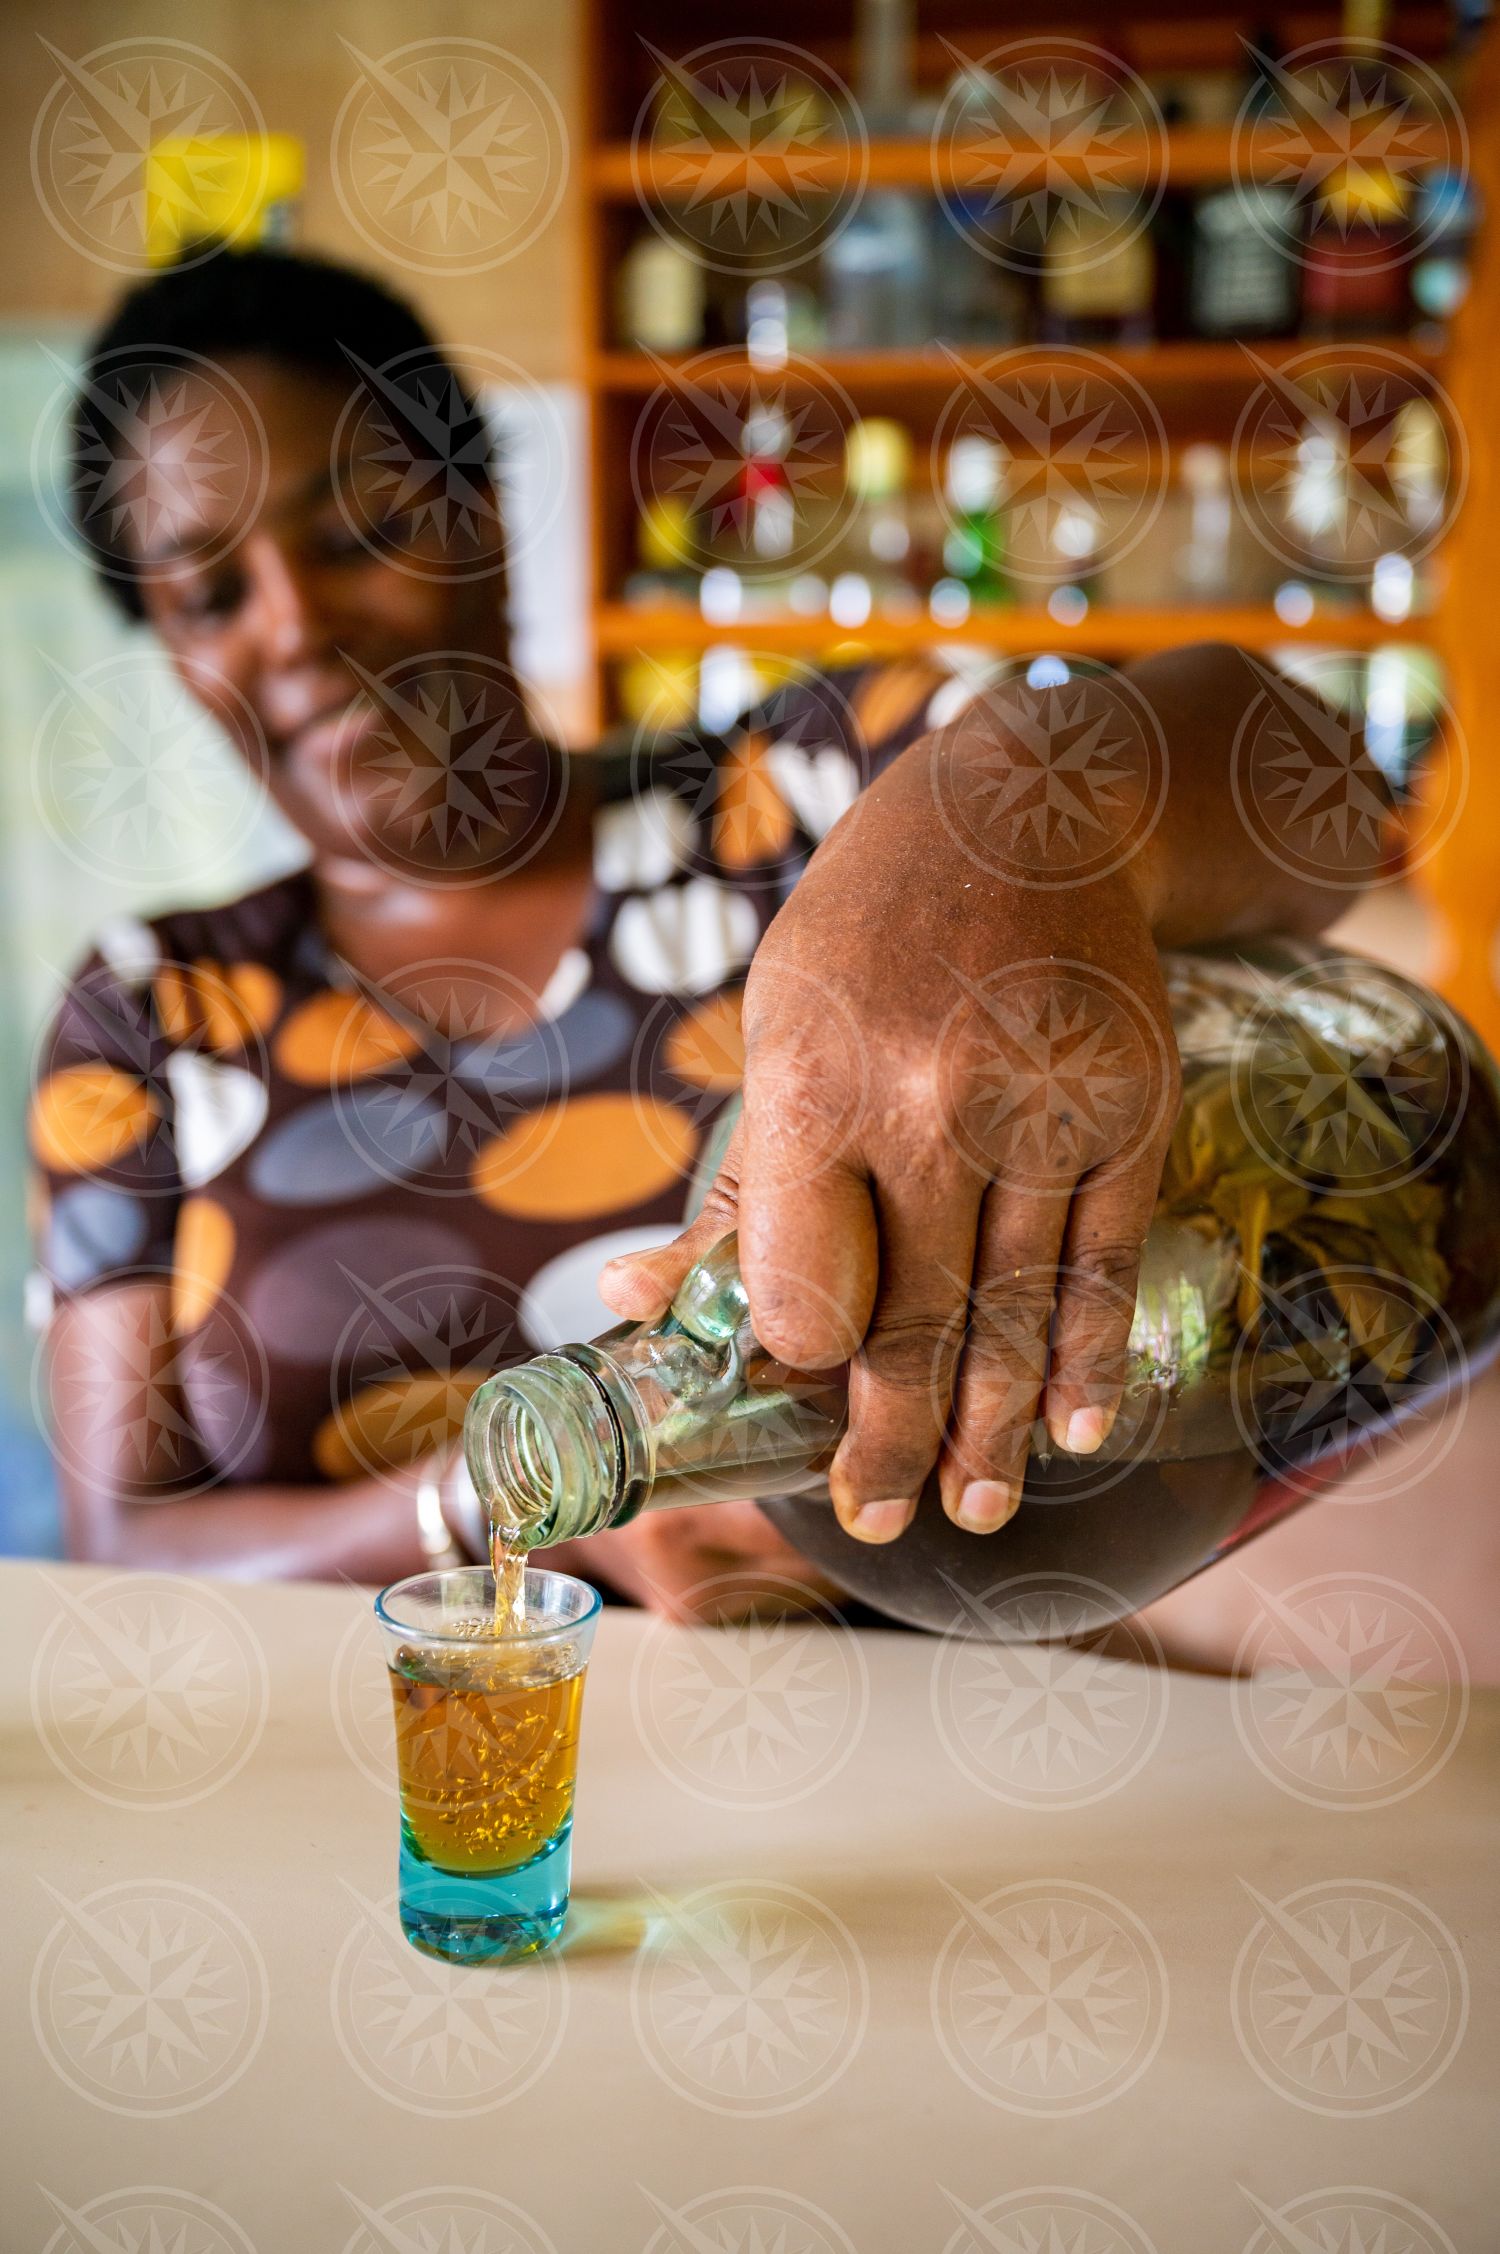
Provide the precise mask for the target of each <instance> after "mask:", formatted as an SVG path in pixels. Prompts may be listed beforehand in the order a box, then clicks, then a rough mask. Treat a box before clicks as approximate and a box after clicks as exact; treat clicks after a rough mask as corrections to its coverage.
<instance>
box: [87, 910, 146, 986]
mask: <svg viewBox="0 0 1500 2254" xmlns="http://www.w3.org/2000/svg"><path fill="white" fill-rule="evenodd" d="M94 945H95V946H96V947H97V948H98V950H99V953H100V954H101V955H102V956H103V958H104V960H105V962H106V963H107V964H108V966H109V968H110V969H111V970H112V971H113V972H114V974H115V976H116V978H117V979H118V980H119V981H120V984H121V985H122V986H144V985H145V983H146V981H147V980H148V979H149V978H150V977H151V976H152V974H153V972H154V971H155V970H156V969H157V966H158V965H159V964H160V962H161V941H160V940H159V939H158V938H157V936H156V934H155V932H154V931H153V930H152V929H151V926H150V925H149V924H143V923H142V922H141V919H140V917H139V916H110V917H108V918H107V919H106V921H105V922H104V923H102V924H100V926H99V928H98V930H97V931H96V932H95V933H94Z"/></svg>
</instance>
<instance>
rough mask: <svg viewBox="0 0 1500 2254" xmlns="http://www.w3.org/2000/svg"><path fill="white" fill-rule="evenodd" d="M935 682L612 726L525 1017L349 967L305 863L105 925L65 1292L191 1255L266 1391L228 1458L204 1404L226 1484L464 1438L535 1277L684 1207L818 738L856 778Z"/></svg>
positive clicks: (202, 1316) (802, 687)
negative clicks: (627, 737) (591, 815)
mask: <svg viewBox="0 0 1500 2254" xmlns="http://www.w3.org/2000/svg"><path fill="white" fill-rule="evenodd" d="M942 681H943V676H941V675H940V674H938V673H937V672H936V671H935V670H934V669H932V668H929V667H927V666H925V665H917V664H903V665H898V666H890V667H879V668H865V669H859V670H854V671H851V672H849V673H846V674H843V675H840V676H838V677H836V678H835V679H834V680H833V681H831V682H830V681H828V680H819V679H818V678H817V677H816V676H810V677H808V678H807V679H805V680H803V681H798V680H792V681H789V682H787V683H785V684H783V685H782V686H781V687H779V688H778V689H777V690H776V691H775V692H774V694H773V695H772V696H771V697H770V698H769V699H768V700H767V702H766V704H765V705H764V706H763V707H762V708H761V709H760V710H759V711H758V712H756V713H754V714H752V715H751V716H750V717H749V718H748V719H747V721H746V723H745V725H744V726H743V727H742V728H740V729H738V730H736V731H732V732H731V734H730V736H729V737H728V738H727V739H722V740H714V739H709V738H705V737H690V738H685V739H682V740H681V741H678V742H675V743H674V744H673V745H672V746H669V747H666V753H665V756H663V757H662V758H661V759H659V760H657V761H654V762H653V763H652V765H651V768H650V770H649V772H646V773H644V774H643V771H642V767H641V763H640V762H639V761H636V762H634V763H631V762H629V761H627V760H624V759H616V758H614V757H612V756H611V755H608V754H606V753H602V752H601V753H599V754H597V755H595V758H596V759H597V762H598V766H597V769H596V772H597V773H598V776H599V783H600V799H601V826H600V837H601V855H600V860H599V870H598V878H597V883H596V891H595V894H594V898H593V903H592V912H591V916H590V921H589V926H588V929H587V931H586V932H585V933H584V934H583V935H582V937H581V939H580V942H579V946H578V948H577V949H575V950H574V951H573V953H572V954H571V955H570V957H569V958H567V959H566V960H565V962H564V963H563V964H562V965H561V966H559V971H558V973H557V976H556V978H555V979H554V980H553V982H552V988H553V989H555V990H556V992H555V995H552V998H551V999H549V997H548V996H543V997H541V999H540V1005H539V1007H538V1011H537V1016H536V1019H535V1021H534V1022H533V1023H531V1024H530V1025H523V1026H522V1027H521V1029H520V1030H519V1031H516V1032H507V1033H505V1034H504V1035H503V1037H502V1036H500V1035H496V1034H494V1033H492V1032H487V1031H486V1029H485V1027H484V1026H483V1025H482V1024H475V1023H465V1022H462V1019H463V1011H462V1009H460V1010H459V1011H458V1013H457V1018H455V1012H454V1008H453V1007H452V1006H451V996H452V995H453V994H454V993H456V992H457V986H456V984H455V983H454V981H453V980H452V979H451V978H450V980H449V985H448V989H447V991H448V992H449V995H450V1003H448V1004H445V1003H443V1002H442V1001H441V999H438V1000H435V1001H433V1002H432V1014H431V1016H430V1017H424V1014H423V1012H424V1006H425V1005H424V1001H423V994H424V991H425V989H424V986H423V982H422V980H421V979H420V978H414V975H413V973H412V971H411V969H410V967H409V966H408V968H407V969H406V970H405V971H403V973H402V975H401V980H400V991H399V993H396V992H394V991H392V990H390V989H378V988H375V987H372V986H371V985H370V983H369V982H368V981H365V980H362V979H359V978H357V977H356V976H355V975H354V974H353V973H352V972H351V971H350V969H349V967H348V966H347V965H345V964H343V963H342V962H340V961H339V960H338V959H337V957H336V956H335V955H334V954H333V952H332V950H331V949H330V947H329V946H328V944H327V942H326V941H325V939H324V937H323V935H322V932H321V930H320V928H319V925H318V921H317V914H316V901H315V894H314V889H313V886H312V883H311V880H310V878H308V877H306V876H294V877H290V878H287V879H284V880H282V881H281V882H278V883H276V884H272V885H269V886H267V887H265V888H264V889H263V890H261V891H258V892H255V893H251V894H250V895H248V896H247V897H246V898H244V899H241V900H237V901H234V902H231V903H229V904H228V905H226V906H224V907H220V908H213V909H206V910H193V911H187V912H182V913H178V914H169V915H165V916H162V917H159V918H157V919H155V920H154V921H153V922H151V923H150V924H148V925H143V926H139V927H136V929H135V931H134V934H133V943H132V946H131V948H130V949H129V950H127V952H128V954H129V957H130V959H129V960H128V961H127V960H125V959H123V958H122V954H121V949H120V947H119V944H118V934H117V935H116V940H115V943H114V944H113V945H111V946H109V947H107V948H106V947H103V946H101V948H100V949H99V950H96V952H95V953H93V954H92V955H91V956H90V957H89V958H88V960H87V961H86V962H85V963H84V964H83V965H82V966H81V968H80V969H79V971H78V972H77V973H76V974H75V976H74V978H73V980H72V982H71V983H70V986H69V988H68V991H67V993H66V995H65V997H64V999H63V1002H62V1004H61V1006H60V1008H59V1010H58V1012H57V1014H56V1017H55V1019H54V1022H53V1024H52V1027H51V1029H50V1031H49V1034H48V1037H47V1040H46V1042H45V1044H44V1046H43V1049H42V1052H41V1057H40V1062H39V1067H38V1071H37V1075H36V1084H35V1095H34V1098H33V1101H32V1104H31V1107H30V1147H31V1154H32V1159H33V1164H34V1169H35V1176H36V1180H35V1196H34V1200H33V1212H34V1223H35V1227H36V1231H37V1237H38V1255H39V1264H40V1266H41V1268H42V1270H43V1272H44V1274H45V1275H46V1277H47V1278H48V1280H49V1281H50V1283H51V1285H52V1288H53V1293H54V1296H55V1297H57V1298H67V1297H69V1296H72V1295H75V1294H77V1293H80V1292H87V1291H95V1290H99V1289H101V1288H105V1287H107V1286H108V1285H110V1284H112V1283H115V1282H118V1281H120V1280H121V1279H124V1278H127V1277H132V1276H141V1275H146V1274H150V1275H155V1276H157V1277H160V1278H163V1279H169V1297H170V1311H171V1320H172V1323H173V1326H174V1328H175V1330H176V1332H177V1334H178V1336H179V1337H181V1338H182V1339H183V1341H184V1343H185V1347H187V1348H188V1350H189V1351H190V1352H191V1355H192V1356H193V1357H194V1360H195V1364H196V1366H197V1367H198V1368H199V1369H201V1370H212V1369H215V1368H221V1367H222V1368H225V1369H228V1368H229V1367H231V1365H232V1366H234V1367H239V1366H241V1365H242V1364H244V1363H245V1360H246V1354H245V1348H246V1335H245V1334H246V1332H247V1331H248V1332H249V1333H250V1334H252V1336H251V1339H250V1342H249V1343H250V1345H251V1347H252V1349H253V1351H254V1353H256V1354H258V1355H260V1356H263V1358H264V1366H265V1368H266V1370H267V1372H268V1379H267V1383H268V1387H269V1402H268V1409H267V1413H266V1414H265V1416H264V1417H263V1418H258V1419H253V1420H247V1419H241V1420H240V1424H239V1427H237V1428H236V1429H240V1428H244V1429H248V1430H250V1431H251V1434H252V1437H251V1440H250V1442H249V1443H248V1444H246V1445H244V1446H242V1447H240V1449H239V1452H238V1453H237V1454H236V1456H235V1458H234V1460H233V1461H230V1460H217V1461H216V1460H215V1456H214V1445H215V1443H214V1436H213V1433H212V1432H204V1433H203V1434H201V1435H200V1438H201V1439H202V1442H203V1448H204V1453H205V1454H206V1456H207V1457H208V1460H209V1462H210V1466H211V1468H212V1469H213V1470H214V1471H215V1472H216V1474H217V1476H218V1477H219V1479H220V1480H222V1481H224V1482H233V1481H237V1480H238V1481H249V1480H254V1481H266V1480H270V1481H286V1482H319V1481H340V1482H342V1481H350V1480H360V1479H366V1478H370V1477H378V1476H380V1474H381V1473H382V1472H388V1471H395V1470H399V1469H400V1468H402V1467H404V1466H405V1465H408V1464H410V1463H412V1462H415V1461H416V1460H417V1459H418V1458H419V1457H421V1456H423V1455H425V1454H426V1453H428V1452H429V1451H430V1450H431V1449H432V1448H434V1447H436V1446H438V1445H440V1444H441V1443H442V1442H443V1441H445V1440H446V1439H448V1438H451V1437H452V1436H454V1435H455V1434H456V1433H457V1431H458V1429H459V1427H460V1425H461V1423H462V1419H463V1412H464V1406H465V1403H466V1402H467V1400H468V1398H469V1395H470V1394H471V1393H472V1392H473V1390H474V1388H475V1387H476V1386H477V1385H478V1384H480V1383H481V1382H482V1380H483V1379H484V1378H485V1377H486V1376H488V1375H489V1374H490V1372H491V1371H492V1370H494V1369H495V1368H497V1367H499V1366H501V1365H502V1364H504V1363H505V1362H508V1361H514V1360H518V1359H521V1358H524V1357H525V1356H527V1355H528V1354H531V1353H533V1352H535V1351H537V1349H538V1347H539V1346H542V1345H546V1344H550V1343H553V1342H554V1341H553V1340H552V1339H551V1338H548V1337H543V1336H542V1335H541V1334H540V1331H539V1328H538V1322H539V1317H538V1315H537V1307H538V1305H539V1304H540V1303H541V1302H542V1301H544V1300H545V1301H546V1302H547V1304H548V1305H549V1306H550V1305H551V1304H552V1303H553V1300H552V1298H551V1297H549V1291H550V1290H551V1287H547V1288H543V1287H544V1286H546V1280H547V1278H549V1277H552V1276H554V1275H559V1274H563V1273H566V1274H568V1275H569V1276H574V1275H576V1274H580V1273H591V1272H592V1270H591V1268H590V1264H589V1262H588V1260H587V1259H586V1258H585V1257H584V1256H585V1254H586V1253H587V1252H588V1251H589V1249H590V1248H591V1247H592V1244H593V1242H594V1240H595V1239H599V1240H601V1241H604V1240H607V1241H608V1244H609V1246H610V1247H611V1248H613V1247H614V1246H615V1245H616V1244H617V1243H619V1242H621V1241H623V1240H625V1239H626V1238H629V1237H630V1236H631V1234H632V1232H635V1233H636V1234H637V1235H642V1236H643V1235H646V1234H649V1233H651V1232H655V1233H656V1235H657V1236H663V1235H665V1234H667V1233H669V1232H670V1229H671V1227H672V1226H673V1225H674V1224H675V1223H676V1221H677V1220H678V1219H679V1217H680V1215H681V1212H682V1207H683V1200H684V1196H685V1193H686V1185H687V1182H688V1181H689V1179H690V1178H691V1176H692V1173H693V1169H694V1166H695V1164H696V1161H697V1159H698V1156H699V1153H700V1151H701V1150H702V1148H703V1146H704V1142H705V1139H706V1138H707V1136H708V1135H709V1134H711V1132H712V1130H713V1126H714V1122H715V1120H716V1118H717V1116H718V1114H719V1113H720V1111H721V1110H722V1107H723V1105H724V1103H725V1102H726V1101H727V1099H728V1098H729V1096H730V1095H731V1094H732V1092H733V1091H734V1089H735V1088H736V1087H737V1086H738V1083H739V1077H740V1072H741V1069H742V1065H743V1056H744V1050H743V1041H742V1036H741V1031H740V1000H741V994H742V989H743V982H744V977H745V972H746V969H747V967H748V964H749V961H750V958H751V956H752V954H753V952H754V948H755V945H756V944H757V942H758V940H759V938H760V935H761V934H762V933H763V931H764V930H765V928H766V925H767V924H768V923H769V921H770V919H771V917H772V916H773V915H774V914H775V912H776V910H777V908H778V907H779V906H780V905H781V902H782V901H783V900H784V899H785V897H786V896H787V894H788V892H789V891H790V889H791V887H792V886H793V885H794V884H795V882H796V880H797V878H798V876H799V875H800V873H801V870H802V869H803V867H804V866H805V864H806V861H807V858H808V856H809V854H810V852H811V851H812V849H813V847H814V846H815V845H816V844H817V842H818V840H819V836H820V835H821V833H822V828H823V827H826V823H823V824H820V822H819V819H818V818H817V811H816V809H817V805H818V792H819V788H820V787H822V786H823V785H825V784H826V782H827V779H828V776H829V773H830V766H832V769H833V770H835V771H836V772H835V780H836V782H837V785H838V789H837V790H836V791H835V794H834V799H835V801H838V800H839V794H840V793H842V800H847V798H848V797H849V796H852V795H853V794H854V793H855V792H857V791H858V790H859V789H860V788H861V787H863V784H864V783H865V782H867V781H868V780H869V779H870V776H871V774H872V773H873V772H874V771H875V770H876V769H877V768H878V767H879V766H880V765H881V764H883V763H884V761H885V760H886V759H887V758H889V757H890V756H891V755H892V754H893V753H895V752H896V751H898V750H900V749H902V748H904V746H905V745H906V744H907V743H910V742H911V741H913V740H914V738H915V737H916V736H918V735H920V734H921V733H922V731H923V728H924V726H925V724H926V712H927V709H928V706H929V704H930V702H931V699H932V697H933V695H934V693H935V692H936V691H937V689H938V688H939V687H940V686H941V685H942ZM664 791H665V792H670V793H672V794H674V795H675V797H676V800H677V801H678V803H679V806H680V809H681V812H680V815H679V817H678V818H676V819H675V820H674V821H673V822H672V823H669V824H664V823H663V821H662V817H661V794H662V793H663V792H664ZM810 810H811V811H810ZM836 811H837V803H833V812H832V813H830V815H829V817H828V818H829V819H832V818H833V813H836ZM636 823H639V835H636V834H635V832H634V830H633V829H632V825H633V824H636ZM606 827H607V830H608V841H609V842H608V851H607V853H606V852H605V851H604V850H603V845H602V841H603V839H604V836H605V831H606ZM668 854H670V858H671V862H672V865H671V866H670V867H669V868H666V869H665V870H664V868H663V865H662V864H663V860H664V857H667V856H668ZM428 983H429V987H430V988H431V989H432V992H433V993H436V992H437V991H438V989H440V988H441V987H442V981H441V980H436V981H429V982H428ZM470 983H471V984H472V981H471V982H470ZM551 994H552V989H549V995H551ZM574 1253H578V1255H579V1258H578V1259H577V1260H570V1258H569V1256H570V1255H572V1254H574ZM601 1257H602V1256H601ZM561 1319H563V1320H564V1321H565V1322H568V1321H571V1320H572V1318H571V1317H565V1318H561ZM578 1320H579V1321H580V1322H582V1321H583V1317H582V1315H581V1314H580V1316H579V1317H578ZM588 1327H589V1328H593V1327H597V1325H596V1324H594V1323H593V1322H592V1321H591V1322H590V1323H589V1325H588ZM569 1335H574V1336H576V1335H579V1333H578V1331H577V1330H576V1329H574V1330H571V1331H570V1333H569Z"/></svg>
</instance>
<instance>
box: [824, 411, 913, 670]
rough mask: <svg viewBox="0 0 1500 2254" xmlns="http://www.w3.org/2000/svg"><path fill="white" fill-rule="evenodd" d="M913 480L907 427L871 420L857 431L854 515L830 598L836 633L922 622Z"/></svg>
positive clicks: (849, 467) (851, 463)
mask: <svg viewBox="0 0 1500 2254" xmlns="http://www.w3.org/2000/svg"><path fill="white" fill-rule="evenodd" d="M910 474H911V437H910V434H909V433H908V431H907V430H906V429H905V427H904V426H903V425H902V424H900V423H897V422H893V421H891V420H890V418H889V417H887V416H884V415H871V416H866V417H865V419H864V420H863V421H861V422H857V423H854V424H852V425H851V427H850V430H849V435H848V441H847V447H846V453H845V476H846V478H847V481H848V490H849V494H850V496H851V499H852V508H851V512H850V516H849V523H848V529H847V531H846V533H845V535H844V538H843V541H842V542H841V544H840V547H839V551H838V555H837V559H836V569H835V576H834V579H833V583H832V585H831V587H830V589H829V593H828V610H829V616H830V617H831V618H832V620H833V623H834V624H835V625H836V626H845V627H850V628H853V627H858V626H863V625H864V624H865V622H866V621H867V620H868V619H869V618H870V617H871V615H872V614H878V615H880V616H881V617H885V618H915V617H917V616H918V615H919V614H920V610H921V602H920V598H919V596H918V592H917V582H916V579H915V577H914V572H913V565H914V557H913V552H912V536H911V522H910V516H909V512H908V506H907V482H908V479H909V477H910Z"/></svg>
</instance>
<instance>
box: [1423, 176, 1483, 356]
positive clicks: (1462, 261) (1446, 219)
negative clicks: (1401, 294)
mask: <svg viewBox="0 0 1500 2254" xmlns="http://www.w3.org/2000/svg"><path fill="white" fill-rule="evenodd" d="M1474 218H1475V210H1474V195H1473V191H1472V189H1471V188H1470V186H1469V183H1468V181H1467V180H1466V179H1465V178H1464V176H1463V174H1462V173H1461V172H1454V171H1451V170H1450V169H1449V168H1448V167H1447V166H1446V165H1445V166H1442V167H1440V168H1438V169H1436V170H1434V171H1432V172H1429V173H1428V174H1427V175H1426V176H1425V178H1424V179H1423V180H1422V181H1421V182H1420V183H1419V185H1418V188H1417V236H1418V239H1419V240H1420V242H1421V244H1422V249H1421V252H1420V254H1419V256H1418V257H1417V259H1416V260H1415V262H1414V264H1413V266H1412V270H1411V294H1412V302H1413V304H1414V305H1415V306H1416V308H1417V311H1418V312H1419V313H1421V314H1422V315H1424V316H1425V318H1426V319H1427V320H1429V321H1446V320H1448V319H1449V318H1450V317H1451V315H1453V314H1454V313H1456V312H1457V310H1458V308H1459V306H1460V305H1461V304H1462V303H1463V301H1464V298H1465V296H1466V295H1467V292H1468V287H1469V245H1470V242H1471V239H1472V237H1473V233H1474Z"/></svg>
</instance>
